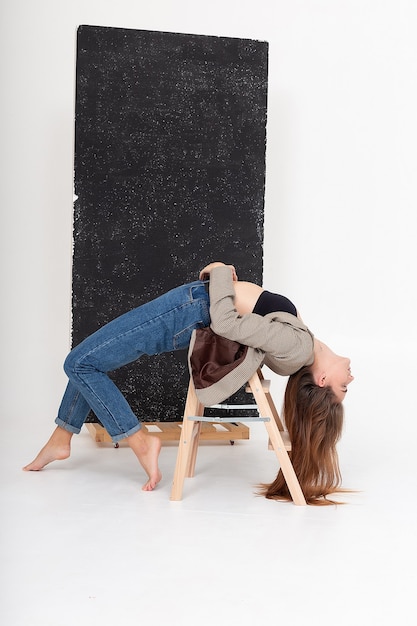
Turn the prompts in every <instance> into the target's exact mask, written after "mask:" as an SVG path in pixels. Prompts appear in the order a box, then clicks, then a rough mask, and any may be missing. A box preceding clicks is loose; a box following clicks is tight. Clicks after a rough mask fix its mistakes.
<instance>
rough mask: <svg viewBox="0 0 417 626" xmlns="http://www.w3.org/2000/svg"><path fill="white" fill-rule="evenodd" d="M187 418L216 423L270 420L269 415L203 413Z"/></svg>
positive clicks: (193, 420) (194, 420)
mask: <svg viewBox="0 0 417 626" xmlns="http://www.w3.org/2000/svg"><path fill="white" fill-rule="evenodd" d="M187 419H189V420H191V421H192V422H216V423H222V422H226V423H230V424H234V423H235V422H269V421H270V418H269V417H256V416H252V417H240V416H239V417H205V416H201V415H188V417H187Z"/></svg>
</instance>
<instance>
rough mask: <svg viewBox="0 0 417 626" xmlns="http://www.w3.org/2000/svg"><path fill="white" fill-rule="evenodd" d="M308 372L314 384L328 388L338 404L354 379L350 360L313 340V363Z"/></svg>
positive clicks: (320, 342)
mask: <svg viewBox="0 0 417 626" xmlns="http://www.w3.org/2000/svg"><path fill="white" fill-rule="evenodd" d="M310 371H311V373H312V376H313V379H314V382H315V384H316V385H317V386H318V387H322V388H326V387H330V388H331V389H332V391H333V393H334V395H335V398H336V400H337V401H338V402H342V401H343V400H344V398H345V396H346V393H347V390H348V389H347V388H348V385H349V384H350V383H351V382H352V380H353V379H354V377H353V376H352V373H351V371H350V359H348V358H347V357H344V356H339V355H338V354H335V353H334V352H333V351H332V350H330V348H329V347H328V346H326V344H324V343H323V342H322V341H319V340H318V339H314V362H313V364H312V365H311V366H310Z"/></svg>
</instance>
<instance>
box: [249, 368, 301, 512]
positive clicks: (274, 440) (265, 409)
mask: <svg viewBox="0 0 417 626" xmlns="http://www.w3.org/2000/svg"><path fill="white" fill-rule="evenodd" d="M249 386H250V388H251V390H252V393H253V395H254V398H255V401H256V404H257V405H258V410H259V413H260V415H261V416H262V417H269V418H270V420H269V422H264V423H265V427H266V430H267V432H268V435H269V440H270V442H271V445H272V448H273V449H274V452H275V454H276V455H277V458H278V462H279V465H280V468H281V471H282V473H283V475H284V478H285V481H286V483H287V485H288V489H289V491H290V494H291V497H292V499H293V501H294V504H297V505H300V506H304V505H306V504H307V503H306V501H305V498H304V494H303V492H302V489H301V487H300V483H299V482H298V478H297V476H296V473H295V471H294V468H293V466H292V463H291V460H290V457H289V456H288V452H287V450H286V449H285V444H284V441H283V439H282V437H281V433H280V431H279V428H278V425H277V422H276V419H275V415H274V412H273V411H272V410H271V405H270V402H269V400H268V398H267V397H266V394H265V392H264V390H263V388H262V383H261V380H260V379H259V376H258V374H257V373H256V374H254V375H253V376H252V378H251V379H250V381H249ZM271 401H272V398H271ZM274 408H275V407H274ZM275 411H276V409H275ZM278 419H279V418H278ZM279 423H281V420H279Z"/></svg>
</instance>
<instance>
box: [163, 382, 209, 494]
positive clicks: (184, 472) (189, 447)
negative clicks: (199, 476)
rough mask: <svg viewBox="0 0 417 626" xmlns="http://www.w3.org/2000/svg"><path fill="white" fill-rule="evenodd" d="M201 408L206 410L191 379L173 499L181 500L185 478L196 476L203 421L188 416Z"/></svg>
mask: <svg viewBox="0 0 417 626" xmlns="http://www.w3.org/2000/svg"><path fill="white" fill-rule="evenodd" d="M201 410H204V408H203V407H202V406H201V405H200V403H199V402H198V400H197V396H196V395H195V391H194V386H193V383H192V381H191V380H190V384H189V387H188V394H187V400H186V403H185V410H184V417H183V422H182V428H181V437H180V442H179V444H178V453H177V461H176V464H175V471H174V479H173V482H172V489H171V500H181V498H182V491H183V487H184V480H185V478H186V477H189V476H194V469H195V462H196V457H197V448H198V440H199V436H200V430H201V422H196V421H192V420H189V419H188V416H190V415H200V414H201V413H198V411H201Z"/></svg>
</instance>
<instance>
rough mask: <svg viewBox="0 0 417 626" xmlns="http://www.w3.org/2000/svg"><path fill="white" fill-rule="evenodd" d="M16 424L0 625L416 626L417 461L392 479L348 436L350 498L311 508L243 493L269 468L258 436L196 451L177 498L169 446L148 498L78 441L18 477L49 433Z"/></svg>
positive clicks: (408, 461)
mask: <svg viewBox="0 0 417 626" xmlns="http://www.w3.org/2000/svg"><path fill="white" fill-rule="evenodd" d="M24 424H25V427H24V428H23V429H22V425H19V424H15V425H14V429H15V430H14V431H13V428H12V427H11V428H10V430H9V434H8V437H7V438H5V439H3V440H2V441H1V460H2V464H3V469H2V472H1V476H2V478H3V484H2V498H1V502H2V511H3V512H2V555H1V568H2V581H1V594H2V601H1V623H2V624H4V626H38V625H42V626H49V625H50V626H83V625H87V624H88V625H90V624H103V625H107V624H108V625H110V624H111V625H113V624H123V625H126V626H130V625H132V626H133V625H135V626H136V625H137V624H154V625H156V626H165V625H168V624H169V625H174V626H176V625H178V626H187V625H196V624H203V623H204V624H206V623H207V624H211V623H213V624H216V626H223V625H224V626H226V625H234V624H236V625H239V626H240V625H246V624H248V625H253V624H259V625H260V626H263V625H266V624H271V625H272V624H283V623H288V624H289V623H291V624H313V625H314V624H321V625H327V624H329V625H330V624H331V625H332V626H333V625H335V624H336V625H338V626H344V625H349V626H351V625H352V624H354V625H355V626H358V625H359V626H362V625H363V626H365V625H366V626H368V625H372V626H373V625H378V626H381V625H385V624H398V626H404V625H411V624H415V623H416V610H415V594H416V588H417V586H416V573H415V562H416V556H417V551H416V529H417V526H416V504H415V501H416V496H417V493H416V491H417V490H416V484H415V469H414V462H413V459H412V458H411V457H409V456H407V455H406V458H403V461H402V462H399V461H398V460H397V464H396V468H395V467H393V466H392V464H391V463H390V458H389V454H388V453H387V449H388V447H387V443H388V439H389V438H388V439H387V440H384V438H382V439H381V440H380V441H381V448H382V449H383V453H381V455H380V456H378V454H376V455H375V457H374V459H373V462H372V463H368V461H367V455H366V453H364V448H363V447H361V445H358V446H357V447H356V446H355V445H354V442H353V441H352V435H351V434H350V433H349V428H348V429H347V433H346V437H345V443H344V444H341V450H340V456H341V463H342V469H343V474H344V479H345V480H344V483H345V485H346V486H347V487H356V488H359V489H361V491H360V492H359V493H356V494H354V495H349V496H348V498H347V500H348V504H347V505H346V506H338V507H325V508H315V507H296V506H294V505H292V504H282V503H276V502H271V501H267V500H266V499H264V498H260V497H256V496H255V495H254V485H255V483H256V482H258V481H263V480H264V481H267V480H270V479H272V478H273V477H274V476H275V473H276V469H277V465H276V460H275V457H274V453H273V452H271V451H268V450H267V441H266V432H265V430H264V427H263V426H262V425H260V424H255V425H251V437H250V439H249V440H248V441H238V442H236V443H235V445H234V446H231V445H229V444H228V443H223V444H211V443H204V444H203V445H202V446H201V447H200V450H199V456H198V459H197V472H196V476H195V477H194V478H193V479H188V480H187V482H186V485H185V491H184V498H183V500H182V501H181V502H170V500H169V495H170V487H171V480H172V472H173V468H174V463H175V457H176V446H175V444H174V445H172V444H171V445H170V444H168V445H165V446H164V447H163V449H162V453H161V467H162V471H163V474H164V479H163V481H162V483H161V485H160V486H159V488H158V489H157V490H156V491H155V492H152V493H144V492H142V491H141V490H140V486H141V484H142V482H143V481H144V476H143V475H142V473H141V470H140V468H139V466H138V465H137V462H136V460H135V458H134V457H133V454H132V453H131V451H130V450H129V449H128V448H125V447H120V448H119V449H114V448H113V447H112V446H111V445H108V446H98V445H97V444H95V443H94V442H93V440H92V438H91V436H90V434H89V433H88V432H87V431H85V432H84V431H83V432H82V433H81V434H80V435H79V437H77V438H76V439H75V440H74V445H73V454H72V457H71V459H69V460H67V461H63V462H59V463H55V464H54V465H50V466H48V467H47V468H46V469H45V470H44V471H42V472H39V473H26V472H22V471H21V470H20V467H21V465H23V464H24V463H26V462H28V461H29V460H31V459H32V457H33V456H34V453H35V452H37V450H38V448H39V447H40V445H41V443H43V439H45V436H44V435H46V434H47V433H43V432H41V433H40V432H39V428H36V424H28V423H27V421H26V422H25V423H24ZM22 433H23V434H22ZM48 434H49V433H48ZM354 448H356V449H357V452H354ZM410 449H412V448H410Z"/></svg>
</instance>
